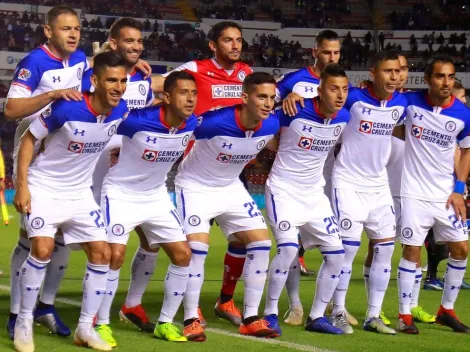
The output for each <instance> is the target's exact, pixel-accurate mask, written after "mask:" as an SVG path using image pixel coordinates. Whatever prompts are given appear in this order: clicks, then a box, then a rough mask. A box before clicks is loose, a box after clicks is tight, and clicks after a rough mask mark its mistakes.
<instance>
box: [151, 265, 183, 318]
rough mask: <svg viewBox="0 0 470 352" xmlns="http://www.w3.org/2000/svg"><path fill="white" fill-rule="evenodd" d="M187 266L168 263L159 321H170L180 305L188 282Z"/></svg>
mask: <svg viewBox="0 0 470 352" xmlns="http://www.w3.org/2000/svg"><path fill="white" fill-rule="evenodd" d="M188 274H189V267H187V266H186V267H182V266H177V265H174V264H170V265H169V266H168V272H167V274H166V278H165V298H164V299H163V306H162V310H161V312H160V317H159V318H158V321H159V322H162V323H171V322H173V319H174V317H175V315H176V312H177V311H178V308H179V307H180V305H181V301H182V300H183V297H184V294H185V292H186V287H187V284H188Z"/></svg>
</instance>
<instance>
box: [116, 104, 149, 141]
mask: <svg viewBox="0 0 470 352" xmlns="http://www.w3.org/2000/svg"><path fill="white" fill-rule="evenodd" d="M145 110H146V109H145V108H144V109H133V110H130V111H129V114H128V115H127V118H126V119H125V120H123V121H122V122H121V123H120V124H119V127H118V129H117V134H120V135H122V136H126V137H129V138H132V137H133V136H134V134H136V133H137V132H138V131H139V125H140V121H141V119H142V117H143V115H144V114H145Z"/></svg>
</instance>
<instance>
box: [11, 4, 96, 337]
mask: <svg viewBox="0 0 470 352" xmlns="http://www.w3.org/2000/svg"><path fill="white" fill-rule="evenodd" d="M44 33H45V35H46V37H47V39H48V41H47V43H46V44H44V45H42V46H40V47H39V48H37V49H34V50H33V51H31V52H30V53H29V54H28V55H26V57H24V58H23V59H22V60H21V61H20V62H19V63H18V65H17V67H16V70H15V74H14V77H13V81H12V84H11V87H10V90H9V92H8V98H7V102H6V105H5V117H6V118H7V119H8V120H17V121H18V122H19V125H18V127H17V129H16V133H15V149H14V153H13V154H14V155H13V159H14V172H13V173H14V175H13V179H14V180H15V179H16V174H17V168H18V144H19V139H20V137H21V136H22V135H23V133H24V132H25V131H26V129H27V128H28V126H29V125H30V124H31V122H32V121H34V120H35V119H36V118H37V117H38V116H39V114H40V113H41V112H42V111H44V110H45V109H46V108H47V107H48V106H49V105H50V104H51V103H52V102H53V101H55V100H58V99H65V100H69V101H80V100H81V99H82V94H81V93H80V88H81V80H82V75H83V72H84V71H86V70H87V69H88V67H89V64H88V62H87V59H86V55H85V53H84V52H83V51H81V50H77V48H78V45H79V43H80V20H79V19H78V16H77V13H76V12H75V10H74V9H72V8H71V7H68V6H64V5H60V6H56V7H54V8H52V9H51V10H50V11H49V12H48V13H47V16H46V25H45V26H44ZM38 149H39V143H38V144H36V146H35V152H37V150H38ZM29 251H30V242H29V241H28V236H27V233H26V228H25V222H24V218H23V216H21V217H20V233H19V241H18V244H17V246H16V247H15V248H14V249H13V253H12V255H11V264H10V287H11V295H10V314H9V317H8V322H7V330H8V333H9V335H10V338H11V339H13V335H14V328H15V322H16V319H17V315H18V313H19V306H20V292H19V290H20V284H19V279H20V270H21V266H22V265H23V263H24V261H25V260H26V258H27V257H28V254H29ZM69 255H70V252H69V250H68V249H67V248H66V247H65V245H64V239H63V237H62V236H56V239H55V248H54V253H53V255H52V258H51V261H50V263H49V265H48V266H47V272H46V277H45V279H44V285H43V287H42V290H41V294H40V297H39V302H38V304H37V306H36V309H35V311H34V318H35V320H36V322H38V323H41V324H44V325H45V326H47V328H48V329H49V330H50V331H51V332H53V333H56V334H58V335H60V336H69V335H70V329H69V328H68V327H67V326H66V325H65V324H64V323H63V322H62V321H61V319H60V318H59V316H58V314H57V312H56V310H55V307H54V300H55V296H56V294H57V291H58V289H59V286H60V282H61V279H62V277H63V275H64V273H65V268H67V264H68V261H69Z"/></svg>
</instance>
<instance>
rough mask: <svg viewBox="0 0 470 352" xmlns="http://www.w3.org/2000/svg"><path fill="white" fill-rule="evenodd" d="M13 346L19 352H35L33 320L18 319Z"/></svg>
mask: <svg viewBox="0 0 470 352" xmlns="http://www.w3.org/2000/svg"><path fill="white" fill-rule="evenodd" d="M13 345H14V346H15V349H16V350H17V351H18V352H34V340H33V318H32V317H31V318H26V319H22V318H20V317H18V318H17V319H16V324H15V337H14V339H13Z"/></svg>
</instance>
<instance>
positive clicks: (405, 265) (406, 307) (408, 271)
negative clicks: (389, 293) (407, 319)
mask: <svg viewBox="0 0 470 352" xmlns="http://www.w3.org/2000/svg"><path fill="white" fill-rule="evenodd" d="M415 279H416V263H412V262H409V261H408V260H406V259H404V258H401V259H400V263H399V264H398V276H397V281H398V302H399V313H400V314H403V315H409V314H411V307H410V305H411V297H412V293H413V286H414V282H415Z"/></svg>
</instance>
